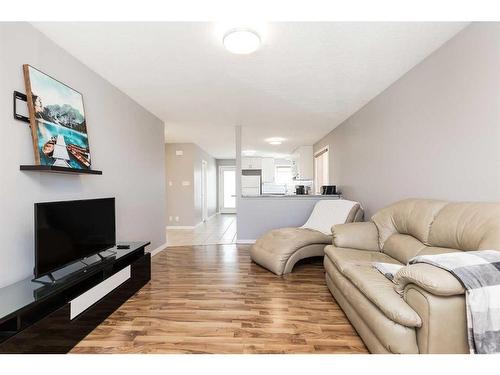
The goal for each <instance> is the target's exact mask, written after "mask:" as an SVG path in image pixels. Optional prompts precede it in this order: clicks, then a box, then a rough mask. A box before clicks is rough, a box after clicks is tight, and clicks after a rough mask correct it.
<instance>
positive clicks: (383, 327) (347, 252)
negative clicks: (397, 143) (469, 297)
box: [324, 199, 500, 353]
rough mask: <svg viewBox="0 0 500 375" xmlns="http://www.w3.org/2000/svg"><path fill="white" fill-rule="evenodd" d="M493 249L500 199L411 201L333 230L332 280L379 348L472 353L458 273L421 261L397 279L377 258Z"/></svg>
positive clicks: (499, 236)
mask: <svg viewBox="0 0 500 375" xmlns="http://www.w3.org/2000/svg"><path fill="white" fill-rule="evenodd" d="M486 249H492V250H500V203H450V202H444V201H437V200H425V199H408V200H404V201H401V202H398V203H395V204H393V205H392V206H389V207H387V208H384V209H382V210H380V211H379V212H377V213H376V214H375V215H374V216H373V217H372V222H364V223H351V224H344V225H336V226H335V227H334V228H333V245H331V246H327V247H326V248H325V254H326V256H325V258H324V264H325V269H326V282H327V285H328V288H329V289H330V291H331V293H332V294H333V296H334V297H335V299H336V300H337V302H338V303H339V305H340V306H341V307H342V309H343V310H344V312H345V313H346V315H347V317H348V318H349V320H350V321H351V323H352V324H353V326H354V327H355V328H356V331H357V332H358V333H359V335H360V336H361V338H362V339H363V341H364V342H365V344H366V346H367V347H368V349H369V350H370V351H371V352H372V353H468V352H469V348H468V344H467V330H466V329H467V328H466V311H465V296H464V293H465V291H464V289H463V287H462V285H461V284H460V282H458V280H457V279H456V278H455V277H454V276H452V275H451V274H450V273H448V272H447V271H444V270H442V269H440V268H437V267H433V266H431V265H427V264H414V265H410V266H406V267H404V268H402V269H401V270H399V271H398V272H397V273H396V275H395V277H394V282H391V281H389V280H388V279H387V278H386V277H384V276H383V275H382V274H381V273H380V272H378V271H377V270H376V269H374V268H373V266H372V262H386V263H395V264H402V265H406V264H407V263H408V261H409V260H410V259H411V258H412V257H414V256H416V255H417V254H419V255H424V254H439V253H446V252H453V251H460V250H462V251H472V250H486ZM395 289H397V290H398V291H400V292H401V293H402V296H401V295H400V294H398V293H397V292H396V290H395Z"/></svg>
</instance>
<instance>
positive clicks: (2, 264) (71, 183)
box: [0, 23, 166, 287]
mask: <svg viewBox="0 0 500 375" xmlns="http://www.w3.org/2000/svg"><path fill="white" fill-rule="evenodd" d="M0 56H1V57H0V83H1V84H0V87H1V88H2V90H1V92H0V124H1V126H2V147H0V160H1V162H0V242H1V244H2V246H1V247H0V287H1V286H5V285H8V284H10V283H12V282H15V281H17V280H20V279H22V278H24V277H27V276H30V275H31V274H32V271H33V261H34V250H33V204H34V203H35V202H40V201H52V200H67V199H81V198H97V197H111V196H113V197H116V210H117V239H118V240H122V241H125V240H149V241H151V242H152V245H151V246H150V247H149V249H150V250H152V249H155V248H156V247H158V246H160V245H162V244H164V243H165V225H166V220H165V175H164V144H163V142H164V141H163V124H162V122H161V121H160V120H159V119H158V118H156V117H155V116H153V115H152V114H150V113H149V112H148V111H146V110H145V109H144V108H142V107H141V106H139V105H138V104H137V103H135V102H134V101H132V100H131V99H130V98H128V97H127V96H126V95H125V94H123V93H122V92H120V91H119V90H118V89H116V88H115V87H114V86H112V85H111V84H109V83H108V82H107V81H106V80H104V79H103V78H101V77H100V76H98V75H97V74H96V73H94V72H92V71H91V70H90V69H88V68H87V67H86V66H84V65H83V64H81V63H80V62H79V61H77V60H76V59H75V58H73V57H72V56H70V55H69V54H68V53H66V52H65V51H64V50H62V49H61V48H59V47H58V46H56V45H55V44H54V43H52V42H51V41H50V40H48V39H47V38H46V37H45V36H43V35H42V34H41V33H40V32H38V31H37V30H35V29H34V28H33V27H32V26H31V25H29V24H26V23H0ZM25 63H27V64H31V65H33V66H35V67H37V68H39V69H41V70H42V71H44V72H46V73H48V74H50V75H52V76H53V77H55V78H57V79H59V80H61V81H62V82H64V83H66V84H68V85H69V86H71V87H74V88H75V89H77V90H78V91H80V92H81V93H82V94H83V97H84V102H85V110H86V116H87V126H88V134H89V141H90V147H91V152H92V162H93V168H94V169H99V170H102V171H103V175H102V176H92V175H62V174H61V175H58V174H48V173H40V172H21V171H19V165H20V164H33V161H34V157H33V148H32V142H31V134H30V131H29V127H28V124H26V123H23V122H20V121H16V120H14V119H13V117H12V92H13V91H14V90H17V91H20V92H24V91H25V89H24V80H23V74H22V64H25Z"/></svg>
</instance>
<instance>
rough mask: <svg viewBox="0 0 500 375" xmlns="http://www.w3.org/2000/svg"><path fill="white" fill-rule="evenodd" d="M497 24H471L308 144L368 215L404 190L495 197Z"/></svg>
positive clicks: (499, 101) (499, 88) (499, 158)
mask: <svg viewBox="0 0 500 375" xmlns="http://www.w3.org/2000/svg"><path fill="white" fill-rule="evenodd" d="M499 67H500V23H473V24H472V25H471V26H469V27H467V28H466V29H464V30H463V31H462V32H460V33H459V34H458V35H457V36H456V37H454V38H453V39H451V40H450V41H449V42H447V43H446V44H445V45H444V46H443V47H442V48H440V49H438V50H437V51H435V52H434V53H433V54H432V55H430V56H429V57H428V58H427V59H426V60H424V61H423V62H422V63H420V64H419V65H417V66H416V67H415V68H413V69H412V70H411V71H410V72H408V73H407V74H406V75H405V76H403V77H402V78H401V79H400V80H398V81H397V82H396V83H394V84H393V85H392V86H391V87H389V88H388V89H387V90H385V91H384V92H383V93H382V94H380V95H379V96H377V97H376V98H374V99H373V100H372V101H371V102H369V103H368V104H367V105H366V106H365V107H364V108H362V109H361V110H359V111H358V112H356V113H355V114H354V115H353V116H352V117H350V118H349V119H348V120H347V121H345V122H344V123H342V124H341V125H340V126H339V127H337V128H335V129H334V130H333V131H332V132H331V133H330V134H328V135H327V136H326V137H325V138H323V139H322V140H320V141H319V142H317V143H316V144H315V145H314V149H315V151H316V150H318V149H320V148H322V147H324V146H325V145H330V179H331V181H330V183H334V184H337V185H338V186H340V189H341V191H342V193H343V195H344V197H345V198H347V199H354V200H358V201H360V202H361V203H362V204H363V205H364V207H365V210H366V214H365V217H370V216H371V215H372V214H373V213H374V212H375V211H376V210H378V209H379V208H381V207H383V206H385V205H388V204H390V203H392V202H394V201H397V200H399V199H403V198H407V197H427V198H437V199H447V200H473V201H500V69H499Z"/></svg>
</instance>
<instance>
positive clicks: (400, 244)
mask: <svg viewBox="0 0 500 375" xmlns="http://www.w3.org/2000/svg"><path fill="white" fill-rule="evenodd" d="M425 248H427V246H425V245H424V244H423V243H422V242H420V241H419V240H417V239H416V238H415V237H413V236H410V235H408V234H399V233H394V234H393V235H391V236H390V237H389V238H388V239H387V240H386V241H385V243H384V248H383V249H382V252H383V253H384V254H387V255H389V256H390V257H391V258H394V259H396V260H398V261H399V262H401V263H403V264H408V261H409V260H410V259H411V258H413V257H415V256H417V254H418V253H420V252H421V251H422V250H424V249H425Z"/></svg>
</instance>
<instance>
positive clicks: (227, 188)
mask: <svg viewBox="0 0 500 375" xmlns="http://www.w3.org/2000/svg"><path fill="white" fill-rule="evenodd" d="M219 212H220V213H222V214H230V213H233V214H234V213H236V167H234V166H220V167H219Z"/></svg>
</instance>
